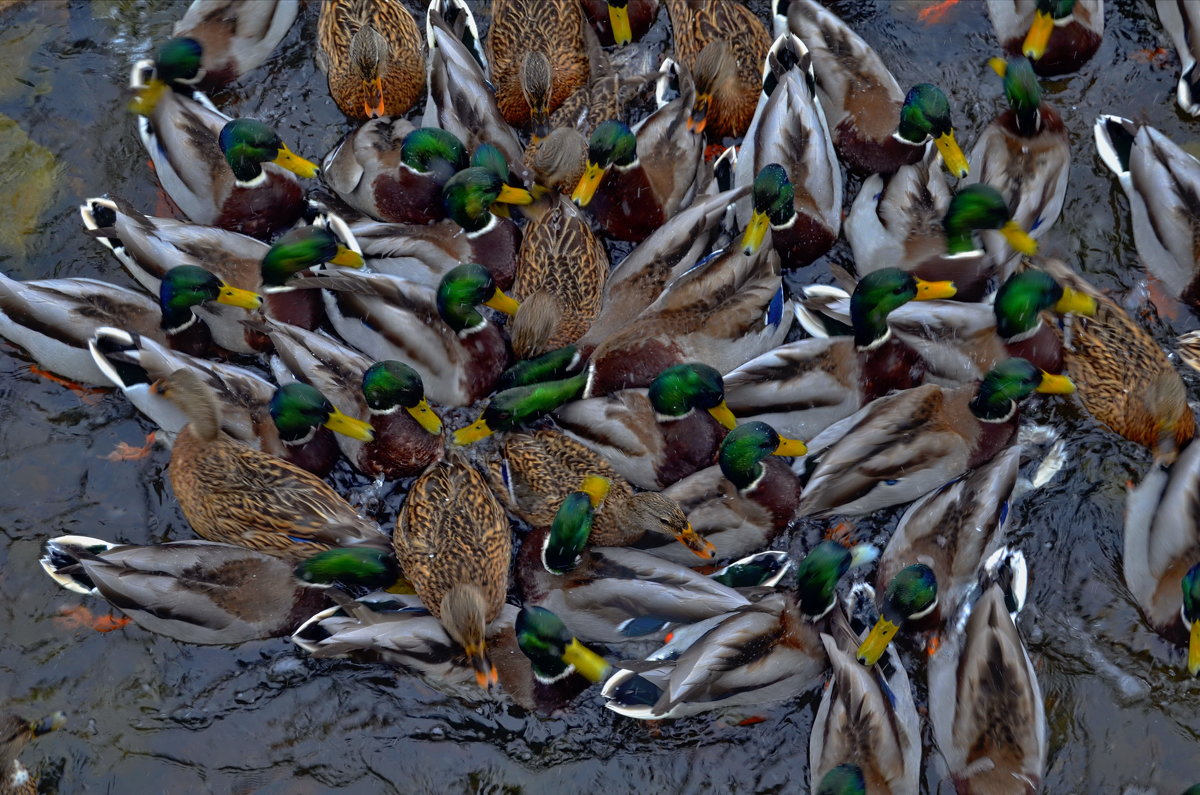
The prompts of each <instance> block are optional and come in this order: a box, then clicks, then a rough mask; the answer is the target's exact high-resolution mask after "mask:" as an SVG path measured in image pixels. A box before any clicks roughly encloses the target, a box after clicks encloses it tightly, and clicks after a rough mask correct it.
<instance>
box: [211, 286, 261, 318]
mask: <svg viewBox="0 0 1200 795" xmlns="http://www.w3.org/2000/svg"><path fill="white" fill-rule="evenodd" d="M262 302H263V300H262V296H261V295H259V294H258V293H256V292H254V291H252V290H242V289H240V288H238V287H230V286H229V285H228V284H222V285H221V293H220V295H218V296H217V303H218V304H226V305H228V306H237V307H241V308H242V309H247V310H250V311H254V310H255V309H258V308H259V307H260V306H262Z"/></svg>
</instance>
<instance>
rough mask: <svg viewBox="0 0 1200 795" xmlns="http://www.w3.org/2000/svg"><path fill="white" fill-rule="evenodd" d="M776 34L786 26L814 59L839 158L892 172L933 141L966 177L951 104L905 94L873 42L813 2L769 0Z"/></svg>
mask: <svg viewBox="0 0 1200 795" xmlns="http://www.w3.org/2000/svg"><path fill="white" fill-rule="evenodd" d="M773 2H774V7H775V11H774V15H775V27H776V33H777V34H778V33H782V32H783V31H784V30H785V29H786V30H791V32H792V33H794V34H796V36H798V37H799V38H800V40H801V41H802V42H804V45H805V46H806V47H807V48H808V51H809V54H810V55H811V56H812V66H813V71H814V72H815V74H816V79H817V96H818V98H819V99H820V101H821V107H822V108H823V109H824V112H825V114H826V117H827V119H828V122H829V130H830V132H831V133H832V135H833V146H834V148H835V149H836V150H837V153H838V157H839V158H841V160H842V162H843V163H845V164H846V165H847V166H848V167H849V168H850V169H851V170H853V171H857V172H859V173H862V174H875V173H881V174H890V173H892V172H893V171H895V170H896V169H898V168H899V167H900V166H903V165H906V164H910V163H915V162H917V161H918V160H920V159H921V157H922V156H923V155H924V154H925V149H926V144H927V143H928V142H929V141H931V140H932V141H933V142H934V144H935V145H936V146H937V149H938V151H939V152H940V153H941V155H942V158H943V159H944V160H945V162H946V170H947V171H949V172H950V173H951V174H953V175H954V176H956V177H960V178H961V177H965V176H966V175H967V172H968V166H967V159H966V158H965V157H963V154H962V150H961V149H960V148H959V146H958V143H957V142H956V141H955V139H954V124H953V123H952V122H951V120H950V103H949V102H948V101H947V100H946V95H945V94H943V93H942V92H941V90H940V89H938V88H937V87H936V86H933V85H930V84H929V83H920V84H918V85H916V86H914V87H913V88H912V90H911V91H909V92H908V94H907V95H906V94H905V93H904V92H903V91H901V90H900V84H899V83H897V82H896V78H894V77H892V73H891V72H889V71H888V69H887V67H886V66H884V64H883V60H882V59H881V58H880V57H879V54H878V53H876V52H875V50H873V49H871V46H870V45H869V44H867V43H866V42H865V41H863V40H862V38H861V37H860V36H859V35H858V34H857V33H855V32H854V31H852V30H851V29H850V28H849V27H848V26H847V25H846V23H844V22H842V20H841V19H839V18H838V17H837V16H836V15H835V14H834V13H833V12H832V11H829V10H827V9H825V8H824V7H823V6H821V5H820V4H818V3H816V2H814V0H773Z"/></svg>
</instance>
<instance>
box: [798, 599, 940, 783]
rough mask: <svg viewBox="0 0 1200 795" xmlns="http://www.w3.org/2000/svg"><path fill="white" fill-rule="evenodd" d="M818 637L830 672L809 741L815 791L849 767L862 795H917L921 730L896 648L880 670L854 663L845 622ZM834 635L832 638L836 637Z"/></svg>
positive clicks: (853, 641) (851, 635) (852, 643)
mask: <svg viewBox="0 0 1200 795" xmlns="http://www.w3.org/2000/svg"><path fill="white" fill-rule="evenodd" d="M831 630H832V631H833V633H834V634H833V635H830V634H826V633H822V634H821V643H822V644H824V647H825V653H826V655H828V657H829V665H830V668H831V669H832V672H831V675H830V678H829V683H828V684H827V685H826V687H825V690H824V692H823V693H822V694H821V704H820V706H818V707H817V715H816V718H814V719H813V727H812V731H810V732H809V740H808V768H809V781H810V782H811V783H812V788H813V791H814V792H818V791H820V792H824V790H819V789H818V786H819V784H820V782H822V781H828V777H829V776H830V774H831V773H833V772H834V771H835V770H837V768H838V767H839V766H840V765H842V764H844V763H846V762H853V763H854V765H855V768H856V772H857V773H858V777H859V780H860V781H862V782H863V785H864V788H863V789H860V790H859V791H860V792H881V793H882V792H895V793H915V792H917V787H918V781H919V780H920V775H921V726H920V718H918V716H917V708H916V705H914V704H913V695H912V687H911V686H910V684H909V681H908V672H907V671H905V670H904V666H903V665H902V664H901V662H900V657H899V655H897V654H896V652H895V649H889V650H888V651H889V653H888V665H887V666H886V667H887V669H888V671H887V673H886V674H885V673H884V672H883V671H882V670H880V669H881V668H882V667H884V666H875V667H871V668H866V667H864V666H862V665H860V664H859V662H858V660H856V659H854V654H853V650H854V647H855V646H856V645H857V643H858V638H857V637H855V636H854V633H853V632H852V631H851V630H850V628H849V626H847V625H846V624H845V623H844V622H843V623H840V624H837V625H835V626H833V627H831ZM835 636H836V637H835Z"/></svg>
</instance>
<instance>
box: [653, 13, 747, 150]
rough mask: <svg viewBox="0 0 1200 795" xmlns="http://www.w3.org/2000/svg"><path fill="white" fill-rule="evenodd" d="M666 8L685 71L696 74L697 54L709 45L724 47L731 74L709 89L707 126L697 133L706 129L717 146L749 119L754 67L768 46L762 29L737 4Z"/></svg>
mask: <svg viewBox="0 0 1200 795" xmlns="http://www.w3.org/2000/svg"><path fill="white" fill-rule="evenodd" d="M666 6H667V13H668V14H670V15H671V31H672V33H673V34H674V37H673V41H674V43H675V55H676V57H677V58H678V59H679V62H680V63H682V64H683V65H684V66H686V67H687V68H688V69H690V70H692V71H693V72H695V71H697V70H698V67H697V63H698V61H699V58H700V53H701V52H702V51H703V50H704V49H705V47H707V46H709V45H710V44H711V43H713V42H715V41H724V42H725V43H726V44H727V46H728V47H729V50H730V57H731V59H732V61H733V64H734V69H733V71H732V73H731V74H730V75H729V77H728V78H727V79H724V80H722V81H721V82H720V83H715V84H713V85H712V87H711V99H710V100H708V103H710V104H711V108H710V110H709V111H708V121H707V124H706V125H705V126H704V127H702V128H701V129H707V130H708V131H709V135H710V136H711V137H712V138H713V139H714V140H718V141H719V140H720V139H721V138H724V137H735V138H736V137H738V136H741V135H742V134H744V133H745V132H746V127H747V126H749V124H750V118H751V117H752V116H753V115H754V105H755V101H756V99H757V96H758V89H759V74H758V68H759V64H761V63H762V62H763V59H764V58H766V56H767V49H768V48H769V47H770V46H771V37H770V36H769V35H768V34H767V29H766V28H765V27H763V24H762V22H760V21H759V20H758V18H757V17H756V16H754V12H753V11H751V10H750V9H748V8H746V7H745V6H744V5H742V4H741V3H723V2H718V0H707V1H706V2H686V0H666ZM697 83H699V81H697ZM699 99H700V97H697V100H699Z"/></svg>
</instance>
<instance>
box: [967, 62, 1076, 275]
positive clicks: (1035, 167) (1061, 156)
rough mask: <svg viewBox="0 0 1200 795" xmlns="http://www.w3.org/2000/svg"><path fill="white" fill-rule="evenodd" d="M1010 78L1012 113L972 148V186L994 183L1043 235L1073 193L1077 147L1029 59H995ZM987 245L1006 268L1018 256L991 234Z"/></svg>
mask: <svg viewBox="0 0 1200 795" xmlns="http://www.w3.org/2000/svg"><path fill="white" fill-rule="evenodd" d="M993 62H994V64H995V68H996V71H997V72H999V73H1000V76H1001V77H1003V78H1004V95H1005V96H1006V97H1007V98H1008V104H1009V110H1006V111H1004V112H1003V113H1001V114H1000V115H999V116H998V117H997V118H996V119H994V120H993V121H992V123H991V124H989V125H988V126H987V127H986V128H984V130H983V132H982V133H981V134H980V136H979V140H977V141H976V142H975V146H974V148H973V149H971V160H970V162H971V176H970V177H969V180H970V181H972V182H980V183H983V184H985V185H991V186H992V187H993V188H995V189H996V190H998V191H1000V195H1001V196H1003V197H1004V198H1005V200H1006V201H1007V202H1008V207H1009V210H1010V214H1011V216H1012V220H1013V221H1015V222H1016V224H1017V226H1019V227H1020V228H1021V229H1028V230H1029V236H1030V237H1032V238H1035V239H1036V238H1038V237H1041V236H1042V235H1043V234H1045V233H1046V230H1047V229H1049V228H1050V227H1051V226H1053V225H1054V222H1055V221H1056V220H1057V219H1058V214H1059V213H1060V212H1061V211H1062V206H1063V200H1064V199H1065V198H1066V195H1067V173H1068V171H1069V170H1070V166H1071V146H1070V142H1069V141H1068V140H1067V128H1066V127H1064V126H1063V123H1062V119H1061V118H1059V115H1058V114H1057V113H1055V112H1054V109H1053V108H1051V107H1050V106H1049V105H1047V104H1046V103H1045V102H1042V90H1041V87H1040V86H1039V85H1038V81H1037V76H1036V75H1034V73H1033V68H1032V67H1031V66H1030V64H1029V61H1028V60H1027V59H1026V58H1024V57H1022V58H1016V59H1012V60H1010V61H1009V62H1008V63H1007V65H1005V64H1004V62H1002V61H1000V59H998V58H996V59H993ZM982 234H983V241H984V245H985V246H986V247H987V251H988V254H989V256H991V258H992V260H993V261H994V262H996V263H997V265H1000V267H1001V270H1004V271H1007V270H1008V268H1007V267H1006V265H1004V264H1002V263H1006V262H1007V261H1009V260H1011V259H1012V258H1014V257H1015V256H1016V255H1017V252H1014V251H1012V250H1011V249H1010V248H1009V247H1008V246H1006V245H1005V241H1004V239H1003V238H1002V237H1001V235H1000V234H998V233H996V232H991V231H985V232H983V233H982Z"/></svg>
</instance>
